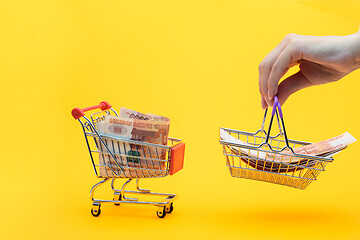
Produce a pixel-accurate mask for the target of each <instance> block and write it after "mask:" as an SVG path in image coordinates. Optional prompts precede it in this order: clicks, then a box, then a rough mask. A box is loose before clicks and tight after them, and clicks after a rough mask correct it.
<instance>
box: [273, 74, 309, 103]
mask: <svg viewBox="0 0 360 240" xmlns="http://www.w3.org/2000/svg"><path fill="white" fill-rule="evenodd" d="M311 86H313V84H312V83H311V82H309V80H308V79H307V78H306V77H305V76H304V75H303V74H302V72H301V71H299V72H297V73H295V74H294V75H292V76H290V77H288V78H286V79H285V80H284V81H282V82H281V83H280V84H279V88H278V92H277V97H278V99H279V102H280V104H281V105H283V104H284V103H285V101H286V100H287V99H288V97H289V96H290V95H291V94H293V93H295V92H297V91H299V90H301V89H303V88H307V87H311Z"/></svg>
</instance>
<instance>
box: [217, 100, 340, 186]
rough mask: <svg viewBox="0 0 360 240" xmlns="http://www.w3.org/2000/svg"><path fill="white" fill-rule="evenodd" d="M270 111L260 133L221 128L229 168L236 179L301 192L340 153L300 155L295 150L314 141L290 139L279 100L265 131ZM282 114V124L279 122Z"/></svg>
mask: <svg viewBox="0 0 360 240" xmlns="http://www.w3.org/2000/svg"><path fill="white" fill-rule="evenodd" d="M266 115H267V109H266V111H265V114H264V119H263V122H262V126H261V128H260V129H259V130H257V131H256V132H254V133H252V132H245V131H238V130H233V129H228V128H221V129H220V144H222V146H223V154H224V155H225V158H226V165H227V166H228V167H229V169H230V174H231V176H233V177H238V178H247V179H253V180H259V181H263V182H270V183H275V184H280V185H285V186H289V187H294V188H298V189H305V188H306V187H307V186H308V185H309V184H310V183H311V182H313V181H314V180H317V176H318V175H319V174H320V172H322V171H325V166H326V165H327V163H329V162H332V161H333V160H334V159H333V158H332V155H334V154H335V153H337V152H338V151H340V150H337V151H334V152H331V153H326V154H323V155H319V156H312V155H305V154H297V153H295V152H294V150H293V149H295V148H298V147H302V146H305V145H308V144H311V143H310V142H303V141H296V140H290V139H288V138H287V135H286V131H285V124H284V119H283V114H282V110H281V106H280V104H279V102H278V99H277V97H275V103H274V107H273V110H272V116H271V119H270V124H269V129H268V132H266V131H265V130H264V123H265V120H266ZM275 115H276V118H277V122H278V125H279V133H278V134H277V135H276V136H271V135H270V131H271V126H272V123H273V119H274V116H275ZM279 115H280V119H281V123H280V120H279Z"/></svg>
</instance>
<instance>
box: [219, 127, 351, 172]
mask: <svg viewBox="0 0 360 240" xmlns="http://www.w3.org/2000/svg"><path fill="white" fill-rule="evenodd" d="M220 138H221V139H222V140H223V141H226V142H232V143H235V144H240V145H244V146H253V145H251V144H248V143H246V142H244V141H241V140H239V139H237V138H235V137H233V136H231V135H230V134H229V133H227V132H226V131H225V130H223V129H220ZM356 141H357V140H356V139H355V138H354V137H353V136H351V135H350V134H349V133H348V132H345V133H344V134H341V135H339V136H336V137H334V138H331V139H328V140H325V141H321V142H318V143H313V144H309V145H305V146H302V147H298V148H294V149H293V151H294V152H295V153H296V154H302V155H311V156H332V155H333V154H335V153H337V152H339V151H341V150H342V149H344V148H346V147H347V146H348V145H349V144H351V143H353V142H356ZM229 147H230V149H231V150H232V152H234V153H235V154H236V155H240V156H243V158H241V159H242V161H243V162H245V163H247V164H249V165H250V166H252V167H255V168H257V169H259V170H265V171H275V172H285V171H294V170H300V169H302V167H305V166H307V167H310V166H314V165H315V164H316V163H318V161H316V160H310V159H308V158H300V157H295V156H294V154H293V153H292V152H291V151H290V150H284V151H282V152H281V153H280V154H278V153H268V152H264V151H261V150H254V149H247V148H241V147H240V148H239V147H234V146H229ZM284 154H286V155H284ZM287 155H289V156H287ZM247 156H248V157H250V158H247ZM259 160H263V161H259ZM264 160H268V161H264ZM269 161H273V162H269ZM274 162H279V164H276V163H274ZM281 163H288V164H281ZM289 163H291V164H293V165H289Z"/></svg>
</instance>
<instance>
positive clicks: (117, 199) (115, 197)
mask: <svg viewBox="0 0 360 240" xmlns="http://www.w3.org/2000/svg"><path fill="white" fill-rule="evenodd" d="M113 200H114V201H121V193H119V192H114V198H113ZM114 204H115V205H116V206H119V205H120V203H114Z"/></svg>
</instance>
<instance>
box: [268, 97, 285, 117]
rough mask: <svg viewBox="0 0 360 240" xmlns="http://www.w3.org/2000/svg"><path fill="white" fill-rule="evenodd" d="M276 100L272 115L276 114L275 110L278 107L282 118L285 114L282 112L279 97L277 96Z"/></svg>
mask: <svg viewBox="0 0 360 240" xmlns="http://www.w3.org/2000/svg"><path fill="white" fill-rule="evenodd" d="M274 99H275V101H274V106H273V109H272V114H271V115H272V116H274V115H275V112H276V108H277V109H278V111H279V114H280V118H283V114H282V110H281V105H280V103H279V99H278V98H277V96H275V97H274Z"/></svg>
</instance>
